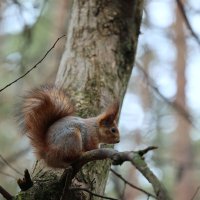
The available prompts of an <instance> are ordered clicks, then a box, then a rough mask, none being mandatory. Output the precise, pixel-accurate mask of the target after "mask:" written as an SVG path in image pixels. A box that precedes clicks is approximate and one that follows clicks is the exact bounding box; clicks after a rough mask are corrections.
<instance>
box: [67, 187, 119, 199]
mask: <svg viewBox="0 0 200 200" xmlns="http://www.w3.org/2000/svg"><path fill="white" fill-rule="evenodd" d="M70 190H83V191H85V192H88V193H89V194H91V195H93V196H96V197H101V198H103V199H110V200H118V199H115V198H111V197H106V196H103V195H100V194H96V193H94V192H92V191H90V190H88V189H87V188H74V187H71V188H70Z"/></svg>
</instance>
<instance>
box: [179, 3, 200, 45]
mask: <svg viewBox="0 0 200 200" xmlns="http://www.w3.org/2000/svg"><path fill="white" fill-rule="evenodd" d="M176 2H177V5H178V7H179V10H180V12H181V14H182V16H183V18H184V21H185V24H186V26H187V27H188V29H189V30H190V32H191V34H192V36H193V37H194V38H195V40H196V41H197V43H198V44H199V45H200V39H199V37H198V36H197V34H196V33H195V32H194V30H193V28H192V26H191V24H190V22H189V20H188V17H187V15H186V12H185V9H184V6H183V3H182V2H181V0H176Z"/></svg>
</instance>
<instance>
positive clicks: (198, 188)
mask: <svg viewBox="0 0 200 200" xmlns="http://www.w3.org/2000/svg"><path fill="white" fill-rule="evenodd" d="M199 190H200V186H198V187H197V189H196V191H195V193H194V195H193V196H192V198H191V200H194V199H195V197H196V195H197V194H198V192H199Z"/></svg>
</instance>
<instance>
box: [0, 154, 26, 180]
mask: <svg viewBox="0 0 200 200" xmlns="http://www.w3.org/2000/svg"><path fill="white" fill-rule="evenodd" d="M0 159H1V160H3V162H4V163H5V164H6V165H7V166H8V167H10V168H11V169H12V170H13V171H15V172H17V173H18V174H19V175H22V176H23V174H22V173H21V172H20V171H18V170H17V169H15V168H14V167H13V166H12V165H11V164H10V163H9V162H8V161H7V160H6V159H5V158H4V157H3V156H2V155H1V154H0Z"/></svg>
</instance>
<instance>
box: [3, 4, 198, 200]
mask: <svg viewBox="0 0 200 200" xmlns="http://www.w3.org/2000/svg"><path fill="white" fill-rule="evenodd" d="M180 3H181V4H180ZM71 4H72V0H57V1H53V0H49V1H47V0H43V1H42V0H29V1H26V0H0V88H3V87H4V86H5V85H6V84H8V83H10V82H12V81H13V80H15V79H16V78H17V77H19V76H20V75H22V74H23V73H25V72H26V71H27V70H28V69H30V68H31V67H32V66H34V65H35V64H36V63H37V62H38V61H39V60H40V59H41V58H42V57H43V55H44V54H45V53H46V52H47V51H48V50H49V49H50V48H51V46H52V45H53V43H54V42H55V41H56V39H57V38H58V37H60V36H62V35H63V34H67V24H68V19H69V17H70V7H71ZM182 6H183V7H182ZM199 38H200V2H199V0H182V1H181V0H146V1H145V7H144V14H143V23H142V27H141V34H140V37H139V43H138V50H137V55H136V62H135V67H134V69H133V72H132V76H131V79H130V83H129V88H128V90H127V94H126V96H125V99H124V102H123V108H122V112H121V117H120V123H119V126H120V131H121V142H120V144H118V145H116V148H117V149H118V150H120V151H124V150H138V149H141V148H144V147H147V146H150V145H156V146H158V147H159V149H158V150H156V151H154V152H152V153H149V154H148V156H146V160H147V162H148V164H149V166H150V168H151V169H152V170H153V171H154V173H155V174H156V175H157V177H158V178H159V180H161V181H162V182H163V184H164V185H165V186H166V188H167V189H168V190H169V192H170V194H171V196H172V197H173V199H176V200H190V199H196V200H197V199H200V191H198V189H199V187H200V156H199V153H198V152H199V151H200V39H199ZM64 40H65V38H63V39H61V40H60V41H59V43H58V44H57V45H56V47H55V48H54V49H53V50H52V51H51V52H50V53H49V55H48V56H47V57H46V58H45V59H44V61H43V62H42V63H41V64H40V65H39V66H38V67H37V68H36V69H34V70H33V71H32V72H31V73H30V74H29V75H27V76H26V77H25V78H23V79H21V80H19V81H18V82H16V83H15V84H13V85H12V86H10V87H8V88H6V89H5V90H3V91H2V92H1V93H0V185H2V186H3V187H4V188H6V189H7V190H8V191H9V192H10V193H11V194H15V193H16V191H18V190H19V188H18V187H17V184H16V179H17V178H19V177H21V175H20V173H23V171H24V169H25V168H28V169H29V171H30V172H31V169H32V166H33V163H34V161H35V158H34V156H33V154H32V151H31V148H30V145H29V143H28V141H27V139H26V138H24V137H21V136H20V133H19V132H20V131H19V129H18V124H17V123H16V120H15V117H14V113H15V112H16V110H17V103H19V102H20V96H22V95H23V94H24V93H25V92H26V91H27V90H28V89H30V88H33V87H36V86H39V85H40V84H43V83H50V82H51V83H53V82H54V80H55V77H56V73H57V69H58V65H59V61H60V58H61V55H62V52H63V49H64V45H63V44H64V43H65V41H64ZM4 159H6V161H7V162H8V163H9V165H12V166H14V168H15V170H13V169H12V167H9V166H8V164H7V163H6V162H5V160H4ZM114 169H115V171H117V172H118V173H120V174H121V175H122V176H123V177H124V178H125V179H127V180H128V181H130V182H131V183H133V184H134V185H137V186H139V187H141V188H143V189H146V190H148V191H152V188H151V185H150V184H149V183H148V182H147V181H146V180H145V178H144V177H143V176H142V175H141V174H139V173H138V172H137V170H135V169H134V168H133V167H132V166H131V165H129V164H123V166H120V167H115V168H114ZM110 175H111V176H110V178H109V181H108V185H107V189H106V193H107V195H109V196H113V197H116V198H118V199H124V200H132V199H136V200H142V199H147V196H146V195H144V194H143V193H141V192H139V191H138V190H134V189H133V188H131V187H129V186H128V185H126V184H124V183H123V182H122V181H121V180H120V179H119V178H117V177H116V176H115V175H114V174H113V173H112V172H111V174H110ZM1 198H2V197H1V196H0V199H1Z"/></svg>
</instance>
